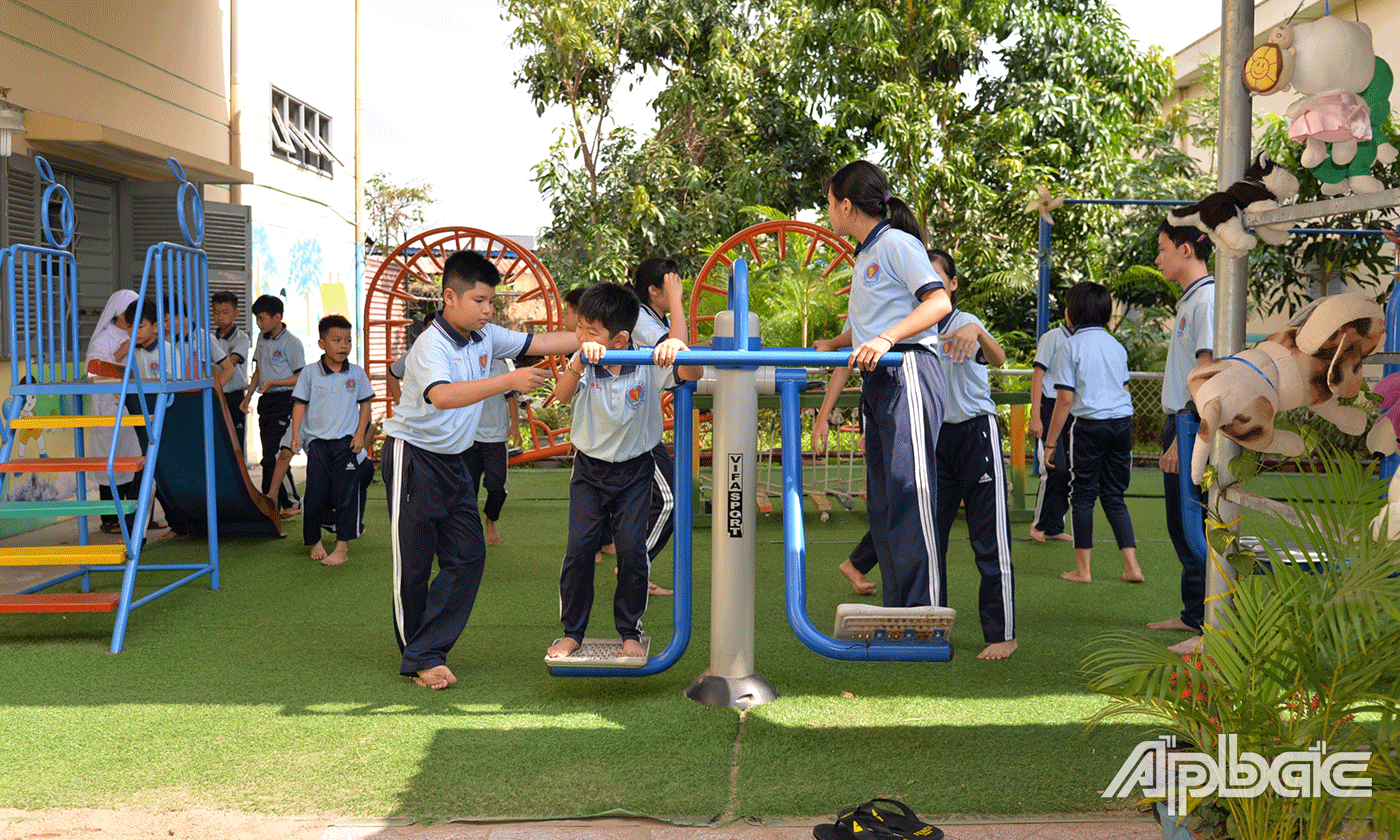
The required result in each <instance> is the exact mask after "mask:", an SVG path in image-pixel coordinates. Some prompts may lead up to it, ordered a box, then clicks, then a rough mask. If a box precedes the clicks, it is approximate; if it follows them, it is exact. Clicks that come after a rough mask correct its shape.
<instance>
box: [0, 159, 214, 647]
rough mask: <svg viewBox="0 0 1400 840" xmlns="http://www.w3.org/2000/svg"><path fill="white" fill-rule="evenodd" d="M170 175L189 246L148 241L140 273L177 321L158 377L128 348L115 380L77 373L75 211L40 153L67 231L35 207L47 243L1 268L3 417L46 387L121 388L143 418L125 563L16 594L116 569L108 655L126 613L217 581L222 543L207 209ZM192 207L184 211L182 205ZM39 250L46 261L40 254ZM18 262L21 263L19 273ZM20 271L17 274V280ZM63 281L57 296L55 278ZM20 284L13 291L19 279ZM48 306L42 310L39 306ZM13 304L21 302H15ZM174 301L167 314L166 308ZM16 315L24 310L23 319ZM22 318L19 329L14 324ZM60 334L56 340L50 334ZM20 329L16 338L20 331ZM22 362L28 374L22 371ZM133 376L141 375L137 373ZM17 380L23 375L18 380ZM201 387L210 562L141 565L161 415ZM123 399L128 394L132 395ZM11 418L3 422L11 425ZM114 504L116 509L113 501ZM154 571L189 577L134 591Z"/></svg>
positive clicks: (67, 390)
mask: <svg viewBox="0 0 1400 840" xmlns="http://www.w3.org/2000/svg"><path fill="white" fill-rule="evenodd" d="M167 163H168V165H169V166H170V170H171V173H172V174H173V175H174V176H175V178H176V180H177V181H179V182H180V187H179V190H178V192H177V201H178V206H177V214H178V218H179V222H180V228H181V232H182V233H183V235H184V238H185V240H186V244H185V245H176V244H173V243H169V242H162V243H159V244H156V245H152V246H151V247H150V248H149V249H148V250H147V252H146V262H145V267H144V270H143V272H142V275H141V285H140V287H139V289H138V291H137V296H138V300H145V299H146V298H147V297H153V298H154V300H155V302H156V314H157V323H159V324H166V323H167V315H173V316H175V317H176V318H178V324H177V326H176V328H174V329H172V330H171V332H170V333H169V339H168V345H167V342H166V341H161V342H160V343H159V347H160V351H159V367H158V371H157V376H156V378H155V379H154V380H149V381H145V382H143V381H142V380H141V378H140V376H139V375H133V371H132V361H133V359H134V356H135V354H134V353H133V354H128V356H127V359H126V363H125V366H124V368H123V374H122V378H121V380H120V381H119V382H89V381H87V380H86V379H85V378H84V375H85V371H82V370H81V366H82V358H83V356H82V352H81V349H80V347H79V341H80V338H79V336H78V317H77V308H78V306H77V265H76V261H75V260H74V259H73V256H72V254H71V253H69V252H68V251H66V250H64V248H66V247H67V245H68V243H69V242H70V241H71V238H72V233H73V226H74V215H73V210H72V200H71V199H70V198H68V195H67V192H66V191H64V190H63V187H62V186H61V185H58V184H56V183H53V173H52V169H51V168H50V167H49V164H48V162H47V161H45V160H44V159H43V158H42V157H36V158H35V166H36V167H37V168H38V169H39V172H40V174H41V176H42V177H43V178H44V180H45V181H46V182H48V183H50V186H49V187H48V188H47V189H45V191H44V197H43V199H42V203H41V205H40V206H41V207H47V206H48V203H49V199H50V195H51V193H52V192H53V191H55V190H58V191H61V192H59V193H58V195H59V197H60V198H61V199H62V200H63V201H64V210H63V212H62V213H61V219H62V224H63V228H64V231H63V233H64V237H63V239H62V240H61V241H60V240H59V239H58V238H57V237H55V236H54V235H53V233H52V231H51V230H50V221H49V214H48V213H40V214H39V215H40V217H41V218H43V220H44V234H45V236H46V237H47V238H48V239H49V241H50V244H51V246H52V247H49V248H37V247H34V246H28V245H16V246H12V247H10V248H7V249H6V250H5V252H4V261H3V264H4V273H5V278H6V285H7V290H8V294H9V304H10V317H9V319H8V320H9V324H8V327H9V336H8V338H9V342H10V344H9V346H10V357H11V360H12V362H11V371H12V374H11V376H12V381H11V386H10V393H11V394H12V395H13V396H14V397H16V399H13V400H11V405H10V409H9V413H8V415H7V419H13V418H14V417H17V416H18V414H19V411H20V410H21V408H22V402H23V397H25V396H27V395H31V394H33V395H42V394H117V395H118V399H119V402H120V403H121V404H123V405H128V406H130V405H132V404H135V405H138V406H139V408H140V413H141V414H142V416H143V419H144V421H145V424H146V426H145V428H146V433H147V436H148V441H149V445H148V448H147V451H146V456H145V465H144V468H143V470H142V476H141V486H140V492H139V496H138V499H137V503H136V522H137V523H138V530H137V531H136V532H135V533H133V532H132V531H131V530H129V529H128V528H127V525H126V517H124V516H119V517H118V521H119V522H120V523H121V529H122V539H123V541H124V542H125V543H126V554H127V560H126V562H124V563H121V564H111V565H92V566H84V567H82V568H80V569H79V570H77V571H75V572H71V573H68V574H64V575H60V576H58V577H55V578H53V579H51V580H48V581H45V582H43V583H41V584H39V585H37V586H33V587H30V588H29V589H26V590H23V591H22V592H21V593H19V594H25V595H27V594H32V593H35V592H40V591H42V590H44V589H47V588H49V587H51V586H54V585H56V584H58V583H62V582H63V581H66V580H71V579H73V578H81V582H80V586H81V588H82V590H83V591H85V592H86V591H89V587H90V575H91V573H92V572H122V573H123V577H122V584H121V596H120V600H119V602H118V606H117V615H116V624H115V627H114V628H113V631H112V644H111V652H112V653H119V652H120V651H121V649H122V646H123V644H124V642H125V638H126V625H127V621H128V619H129V617H130V614H131V611H132V610H133V609H135V608H137V607H140V606H144V605H145V604H148V603H150V602H151V601H153V600H154V599H156V598H159V597H160V596H161V595H164V594H166V593H168V592H170V591H172V590H174V589H176V588H178V587H180V586H183V585H184V584H186V583H190V582H191V581H194V580H197V579H198V578H200V577H203V576H204V575H208V576H209V588H210V589H218V588H219V547H218V516H217V507H216V496H215V487H214V470H213V466H214V465H213V447H212V445H210V444H211V442H212V440H213V433H214V426H213V417H214V415H213V405H214V404H213V388H214V378H213V371H212V364H211V361H210V358H209V356H210V349H209V262H208V258H207V257H206V256H205V253H204V252H203V251H202V250H200V248H199V244H200V242H201V241H202V240H203V238H204V210H203V204H202V202H201V200H200V197H199V190H198V188H197V187H196V186H195V185H194V184H192V183H190V182H189V181H188V180H186V178H185V174H184V171H183V169H182V168H181V167H180V164H179V163H178V162H176V161H175V159H174V158H170V159H169V160H168V161H167ZM187 205H188V207H189V209H188V210H187V209H186V206H187ZM29 254H32V255H34V258H35V261H34V262H33V263H32V264H34V265H36V266H37V267H38V270H37V271H36V272H35V273H34V275H33V276H34V279H35V281H36V282H42V281H43V280H45V279H47V280H48V286H47V287H46V288H47V290H48V292H47V294H45V295H43V297H44V298H45V300H36V301H35V304H36V305H37V307H38V308H37V312H38V314H39V315H45V316H46V317H36V318H34V319H32V321H31V319H30V318H29V312H30V302H31V301H30V297H29V279H30V274H29V273H28V271H27V268H26V266H28V265H30V264H31V263H30V262H28V261H26V260H25V256H26V255H29ZM40 257H42V258H43V259H42V260H39V258H40ZM17 266H19V270H18V272H17ZM17 274H18V277H17ZM55 277H58V278H60V283H59V285H58V287H57V295H56V296H55V292H54V286H53V279H54V278H55ZM17 285H19V286H20V287H21V289H22V291H21V293H20V294H19V295H18V296H17V295H16V286H17ZM45 303H47V309H46V310H45V309H44V308H43V306H44V304H45ZM17 304H23V307H24V308H23V309H18V308H16V307H17ZM171 307H173V310H174V311H173V312H167V309H168V308H171ZM21 313H23V315H22V316H21ZM21 321H23V322H24V323H23V327H24V328H23V329H20V324H21ZM56 333H57V334H58V336H57V338H55V334H56ZM21 336H22V337H21ZM21 369H23V370H24V372H25V373H24V376H23V377H21V373H20V371H21ZM136 373H137V374H139V372H136ZM21 379H23V380H24V381H21ZM192 390H200V391H202V399H203V406H202V407H203V424H202V425H203V429H202V431H203V434H204V438H205V442H206V445H205V448H204V452H205V482H206V485H205V486H206V491H207V494H208V504H207V506H206V512H205V514H206V519H207V522H208V529H209V560H208V562H207V563H181V564H175V563H170V564H152V563H142V562H141V552H142V544H143V542H144V540H145V531H144V523H145V522H146V521H147V520H148V519H149V517H150V513H151V501H152V498H153V488H154V483H153V482H154V479H155V469H156V463H157V460H158V458H159V455H160V441H161V438H162V436H163V435H164V433H165V431H166V429H165V412H166V408H167V406H168V405H169V404H170V402H171V400H172V399H173V395H174V394H175V393H176V392H179V391H192ZM148 394H149V395H153V396H154V397H155V399H154V400H153V402H154V409H153V410H148V407H147V406H148V400H147V399H146V396H147V395H148ZM128 396H131V397H134V399H132V400H128V399H127V398H128ZM7 425H8V424H7ZM119 431H120V419H119V415H118V416H116V417H114V418H113V434H112V441H113V447H112V449H111V451H109V452H108V455H107V474H108V478H109V480H112V478H113V476H114V473H115V469H114V467H115V459H116V442H117V440H118V439H119V435H118V432H119ZM171 431H172V433H174V434H188V433H189V431H190V430H187V429H174V430H171ZM78 435H79V437H78V438H77V441H78V442H77V444H76V448H75V451H76V453H77V454H78V455H82V448H81V447H82V443H81V441H82V436H81V435H82V433H81V430H79V432H78ZM15 437H16V436H15V435H8V437H7V439H6V440H5V442H4V446H3V449H0V459H8V457H9V454H10V451H11V449H12V447H13V445H14V440H15ZM82 475H83V474H82V473H78V476H79V478H78V481H79V485H78V488H79V492H82V491H83V490H84V489H85V488H84V485H83V484H82ZM114 510H119V508H116V507H114ZM85 525H86V518H85V517H80V528H81V534H82V537H81V541H82V542H83V543H86V534H87V528H86V527H84V526H85ZM152 571H183V572H189V574H187V575H185V576H183V577H181V578H180V579H178V580H176V581H175V582H173V583H169V584H167V585H165V586H162V587H160V588H159V589H157V590H156V591H154V592H152V593H150V594H147V595H144V596H142V597H141V598H136V597H135V586H136V573H137V572H152Z"/></svg>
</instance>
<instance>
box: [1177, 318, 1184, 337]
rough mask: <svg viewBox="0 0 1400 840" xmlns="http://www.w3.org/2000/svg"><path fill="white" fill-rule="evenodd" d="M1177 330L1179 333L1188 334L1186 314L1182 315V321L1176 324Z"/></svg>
mask: <svg viewBox="0 0 1400 840" xmlns="http://www.w3.org/2000/svg"><path fill="white" fill-rule="evenodd" d="M1176 331H1177V332H1178V333H1180V334H1182V335H1186V316H1185V315H1182V316H1181V323H1180V324H1177V325H1176Z"/></svg>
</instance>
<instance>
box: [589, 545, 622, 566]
mask: <svg viewBox="0 0 1400 840" xmlns="http://www.w3.org/2000/svg"><path fill="white" fill-rule="evenodd" d="M604 554H611V555H613V556H614V557H616V556H617V543H608V544H607V545H605V546H603V547H602V548H601V549H599V550H598V554H597V555H595V556H594V558H593V562H594V563H601V562H603V555H604Z"/></svg>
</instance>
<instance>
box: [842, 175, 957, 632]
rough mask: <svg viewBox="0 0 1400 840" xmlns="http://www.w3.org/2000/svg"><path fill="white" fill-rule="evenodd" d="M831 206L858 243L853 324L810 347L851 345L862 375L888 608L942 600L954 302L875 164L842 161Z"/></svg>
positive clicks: (870, 485)
mask: <svg viewBox="0 0 1400 840" xmlns="http://www.w3.org/2000/svg"><path fill="white" fill-rule="evenodd" d="M827 209H828V213H829V214H830V217H831V229H832V230H833V231H835V232H836V233H837V234H838V235H840V236H848V237H854V238H855V239H856V240H857V241H858V242H859V245H858V246H857V248H856V254H855V269H854V273H853V276H852V280H851V298H850V304H849V309H848V312H847V323H848V324H849V325H850V328H849V329H848V330H847V331H846V332H845V333H843V334H842V335H841V336H840V337H838V338H836V339H833V340H831V341H827V342H818V345H817V346H818V349H833V348H835V347H848V346H853V347H855V352H853V353H852V354H851V361H850V365H851V366H852V367H855V366H859V367H860V368H861V370H862V371H864V372H865V373H864V379H863V382H862V385H861V406H860V408H861V419H862V424H863V427H864V429H865V465H866V507H867V510H868V513H869V516H870V531H871V536H872V538H873V540H874V543H875V555H876V557H877V558H878V559H879V564H880V578H881V583H882V586H883V592H882V596H883V600H884V605H885V606H887V607H913V606H927V605H930V604H933V605H938V606H947V603H948V594H947V588H946V587H945V585H944V579H945V577H946V575H945V573H944V569H943V568H941V565H940V563H939V560H938V557H939V551H938V545H937V543H938V533H937V527H936V523H935V517H934V511H935V510H936V509H937V487H938V475H937V460H936V453H935V448H936V447H937V444H938V429H939V426H941V425H942V423H943V410H944V404H945V401H946V399H947V385H946V382H945V380H944V378H943V369H942V367H941V366H940V364H939V361H938V330H937V325H938V322H939V321H941V320H942V319H943V318H944V317H945V316H946V315H948V314H949V313H950V312H952V311H953V304H952V301H951V299H950V298H949V293H948V291H947V289H945V288H944V279H945V278H944V277H943V276H942V275H940V274H939V273H938V271H937V270H936V269H935V268H934V266H933V265H932V264H930V262H929V258H928V253H927V251H925V249H924V243H923V232H922V231H921V230H920V228H919V222H918V220H917V219H916V218H915V217H914V213H913V211H912V210H910V209H909V205H907V204H905V203H904V201H902V200H901V199H899V198H898V197H896V196H895V195H893V194H892V192H891V190H890V186H889V180H888V179H887V178H886V177H885V173H884V172H883V171H882V170H881V169H880V167H878V166H876V165H874V164H873V163H870V162H869V161H864V160H858V161H855V162H854V163H849V164H847V165H846V166H844V167H842V168H841V169H840V170H839V171H838V172H837V173H836V174H835V175H833V176H832V177H831V180H830V181H829V182H827ZM975 343H976V342H975V339H974V341H973V344H974V348H973V349H972V351H971V352H976V351H975ZM892 350H894V351H899V352H902V353H903V354H904V356H903V361H902V362H901V364H900V365H899V366H897V367H876V362H878V361H879V359H880V357H881V356H883V355H885V354H886V353H888V352H890V351H892ZM967 352H968V351H967V349H966V348H962V349H957V348H955V350H954V353H955V354H957V353H961V354H962V355H963V356H965V355H967Z"/></svg>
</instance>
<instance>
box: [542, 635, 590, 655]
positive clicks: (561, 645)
mask: <svg viewBox="0 0 1400 840" xmlns="http://www.w3.org/2000/svg"><path fill="white" fill-rule="evenodd" d="M580 647H583V646H582V645H580V644H579V643H578V642H577V641H575V640H573V639H570V638H569V637H568V636H565V637H564V638H562V639H560V640H559V641H557V642H555V643H554V644H552V645H550V646H549V649H548V650H546V651H545V652H544V657H545V659H563V658H564V657H566V656H573V654H574V652H575V651H577V650H578V649H579V648H580Z"/></svg>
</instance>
